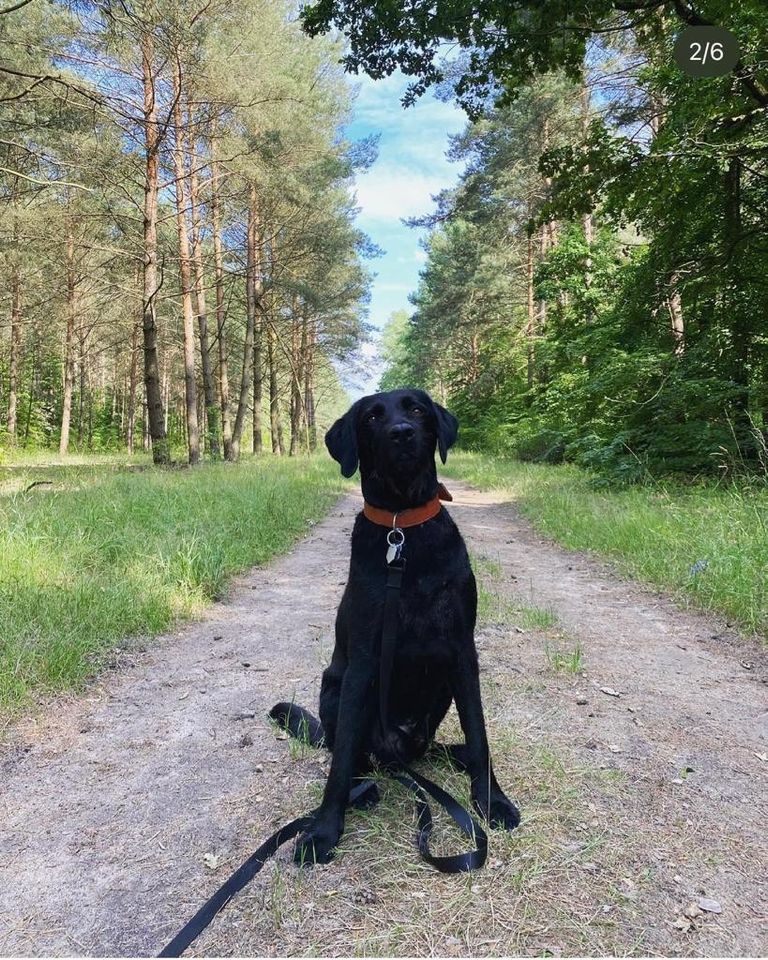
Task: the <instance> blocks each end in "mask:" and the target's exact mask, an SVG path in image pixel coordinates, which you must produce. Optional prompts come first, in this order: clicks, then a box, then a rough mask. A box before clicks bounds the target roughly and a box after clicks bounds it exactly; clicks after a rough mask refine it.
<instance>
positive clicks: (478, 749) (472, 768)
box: [295, 390, 520, 863]
mask: <svg viewBox="0 0 768 960" xmlns="http://www.w3.org/2000/svg"><path fill="white" fill-rule="evenodd" d="M457 428H458V421H457V420H456V418H455V417H454V416H453V415H452V414H451V413H449V412H448V411H447V410H445V409H444V408H443V407H441V406H440V405H439V404H437V403H434V402H433V401H432V399H431V398H430V397H429V395H428V394H426V393H424V391H422V390H393V391H391V392H389V393H377V394H374V395H373V396H369V397H363V398H362V399H360V400H358V401H357V402H356V403H355V404H353V406H352V407H351V409H350V410H349V411H348V412H347V413H346V414H345V415H344V416H343V417H341V419H339V420H337V421H336V423H334V425H333V426H332V427H331V428H330V430H329V431H328V433H327V434H326V437H325V442H326V446H327V447H328V450H329V452H330V454H331V456H332V457H333V458H334V459H335V460H337V461H338V462H339V463H340V464H341V472H342V473H343V474H344V476H345V477H351V476H352V474H353V473H354V472H355V470H356V468H357V465H358V461H359V463H360V477H361V483H362V491H363V496H364V499H365V501H366V505H367V506H366V511H367V512H370V513H371V514H372V515H374V516H376V517H377V522H373V521H372V520H369V519H368V518H367V517H366V516H365V514H364V513H360V514H358V516H357V519H356V521H355V526H354V530H353V532H352V557H351V562H350V569H349V580H348V583H347V587H346V590H345V591H344V596H343V597H342V600H341V604H340V606H339V610H338V614H337V617H336V645H335V647H334V651H333V658H332V660H331V663H330V665H329V666H328V668H327V669H326V670H325V671H324V672H323V679H322V685H321V690H320V721H321V723H322V726H323V731H324V735H325V743H326V746H327V747H328V748H329V749H330V750H331V751H332V761H331V771H330V774H329V776H328V782H327V784H326V787H325V793H324V796H323V800H322V804H321V806H320V808H319V810H318V813H317V816H316V818H315V820H314V822H313V824H312V826H311V827H310V828H309V829H308V830H307V831H306V832H305V833H304V834H303V835H302V836H301V837H300V838H299V840H298V843H297V846H296V853H295V859H296V862H297V863H312V862H318V863H326V862H328V861H329V860H330V859H331V858H332V856H333V849H334V847H335V846H336V844H337V843H338V841H339V838H340V837H341V834H342V831H343V829H344V812H345V808H346V804H347V798H348V795H349V792H350V786H351V782H352V780H353V778H355V777H359V776H362V775H364V774H365V772H366V771H367V770H368V765H369V757H370V756H374V757H376V758H377V760H378V761H379V762H381V763H383V764H385V765H386V764H391V763H397V762H403V763H408V762H409V761H411V760H413V759H415V758H417V757H420V756H422V755H423V754H424V753H425V752H426V751H427V749H428V748H429V746H430V744H431V743H432V740H433V738H434V736H435V733H436V731H437V728H438V726H439V725H440V722H441V721H442V719H443V718H444V717H445V715H446V713H447V712H448V708H449V707H450V705H451V702H452V700H455V701H456V707H457V709H458V713H459V718H460V721H461V727H462V730H463V732H464V736H465V738H466V744H463V745H461V746H459V747H454V748H452V750H453V752H454V756H455V758H456V760H457V761H458V763H459V764H460V765H461V766H463V767H465V768H466V769H467V771H468V772H469V775H470V777H471V781H472V798H473V801H474V804H475V806H476V807H477V809H478V810H479V811H480V813H481V815H482V816H483V817H485V818H486V819H487V820H488V821H489V822H490V823H491V825H492V826H501V827H505V828H506V829H507V830H512V829H514V828H515V827H516V826H517V825H518V823H519V821H520V814H519V813H518V810H517V808H516V807H515V806H514V804H512V803H511V802H510V801H509V800H508V799H507V797H506V796H505V795H504V793H503V792H502V790H501V788H500V787H499V785H498V783H497V782H496V778H495V776H494V774H493V767H492V766H491V758H490V755H489V751H488V739H487V737H486V732H485V721H484V718H483V708H482V704H481V701H480V684H479V680H478V664H477V650H476V649H475V641H474V628H475V615H476V612H477V591H476V587H475V578H474V576H473V574H472V570H471V568H470V565H469V558H468V556H467V550H466V547H465V545H464V541H463V540H462V537H461V534H460V533H459V531H458V528H457V527H456V524H455V523H454V522H453V520H452V518H451V516H450V514H449V513H448V512H447V511H446V510H442V509H439V505H438V503H437V500H436V497H437V494H438V480H437V474H436V470H435V447H437V449H438V450H439V453H440V457H441V459H442V461H443V463H445V459H446V456H447V452H448V448H449V447H450V446H451V444H452V443H453V442H454V441H455V439H456V433H457ZM430 503H433V504H435V506H436V507H438V510H437V512H436V513H435V515H434V516H433V517H432V518H431V519H428V520H426V521H425V522H423V523H420V524H418V525H415V526H409V527H408V528H407V529H404V535H405V542H404V544H403V548H402V550H403V556H404V558H405V561H406V567H405V571H404V574H403V582H402V588H401V591H400V599H399V608H398V614H399V619H398V622H399V628H398V635H397V644H396V648H395V658H394V664H393V670H392V674H391V680H390V695H389V702H388V705H387V713H388V723H387V726H388V730H386V731H383V730H382V729H381V724H380V722H379V721H378V714H377V705H378V704H377V696H378V683H379V662H380V661H379V657H380V651H381V642H382V640H381V638H382V620H383V615H384V596H385V592H386V589H387V588H386V583H387V563H386V560H385V556H386V554H387V550H388V543H387V535H388V532H389V529H391V527H390V528H389V529H388V526H387V525H385V523H389V517H391V516H392V515H393V514H395V513H398V512H399V513H402V512H403V511H408V510H414V508H420V507H423V506H424V505H425V504H426V505H429V504H430ZM371 508H373V509H372V510H371ZM420 515H421V514H416V515H415V516H416V517H418V516H420ZM403 516H406V515H405V514H403ZM411 516H412V517H413V516H414V515H413V514H412V515H411ZM382 517H384V518H386V520H385V521H382V519H381V518H382ZM391 539H392V538H391ZM394 539H397V538H394Z"/></svg>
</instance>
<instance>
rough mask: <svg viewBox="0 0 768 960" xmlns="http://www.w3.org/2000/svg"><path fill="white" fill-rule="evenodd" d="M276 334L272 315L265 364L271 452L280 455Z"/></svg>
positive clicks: (269, 323)
mask: <svg viewBox="0 0 768 960" xmlns="http://www.w3.org/2000/svg"><path fill="white" fill-rule="evenodd" d="M276 347H277V335H276V333H275V323H274V317H272V318H270V319H269V321H268V322H267V365H268V367H269V433H270V437H271V440H272V453H274V454H276V455H277V456H282V455H283V453H284V451H283V438H282V432H283V431H282V428H281V424H280V397H279V392H278V381H277V349H276Z"/></svg>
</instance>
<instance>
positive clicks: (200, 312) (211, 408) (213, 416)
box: [187, 110, 219, 460]
mask: <svg viewBox="0 0 768 960" xmlns="http://www.w3.org/2000/svg"><path fill="white" fill-rule="evenodd" d="M187 117H188V121H187V137H188V141H189V144H190V148H189V158H190V160H189V164H190V169H189V186H190V205H191V211H192V257H193V260H194V265H195V289H194V293H195V307H196V310H197V324H198V332H199V334H200V359H201V367H202V372H203V396H204V398H205V422H206V426H207V434H206V436H207V439H208V452H209V454H210V455H211V457H213V458H214V459H216V460H218V458H219V409H218V405H217V403H216V384H215V382H214V377H213V369H212V365H211V346H210V340H209V337H208V308H207V304H206V296H205V270H204V269H203V237H202V222H201V217H200V202H201V201H200V181H199V178H198V175H197V162H198V156H197V150H196V148H195V136H194V133H193V132H192V116H191V110H188V112H187Z"/></svg>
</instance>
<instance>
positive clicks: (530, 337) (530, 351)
mask: <svg viewBox="0 0 768 960" xmlns="http://www.w3.org/2000/svg"><path fill="white" fill-rule="evenodd" d="M525 285H526V303H527V315H528V318H527V322H526V325H525V341H526V353H527V365H526V366H527V382H528V391H529V394H530V391H531V390H533V382H534V379H535V375H536V346H535V339H536V307H535V302H534V296H533V233H532V232H530V230H529V232H528V244H527V247H526V259H525ZM529 402H530V399H529Z"/></svg>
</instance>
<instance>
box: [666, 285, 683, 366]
mask: <svg viewBox="0 0 768 960" xmlns="http://www.w3.org/2000/svg"><path fill="white" fill-rule="evenodd" d="M679 282H680V277H679V276H678V275H677V274H676V273H673V274H672V276H671V277H670V280H669V294H668V295H667V309H668V310H669V318H670V321H671V325H672V339H673V340H674V342H675V356H677V357H681V356H682V355H683V353H684V352H685V323H684V321H683V301H682V298H681V297H680V290H679V289H678V284H679Z"/></svg>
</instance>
